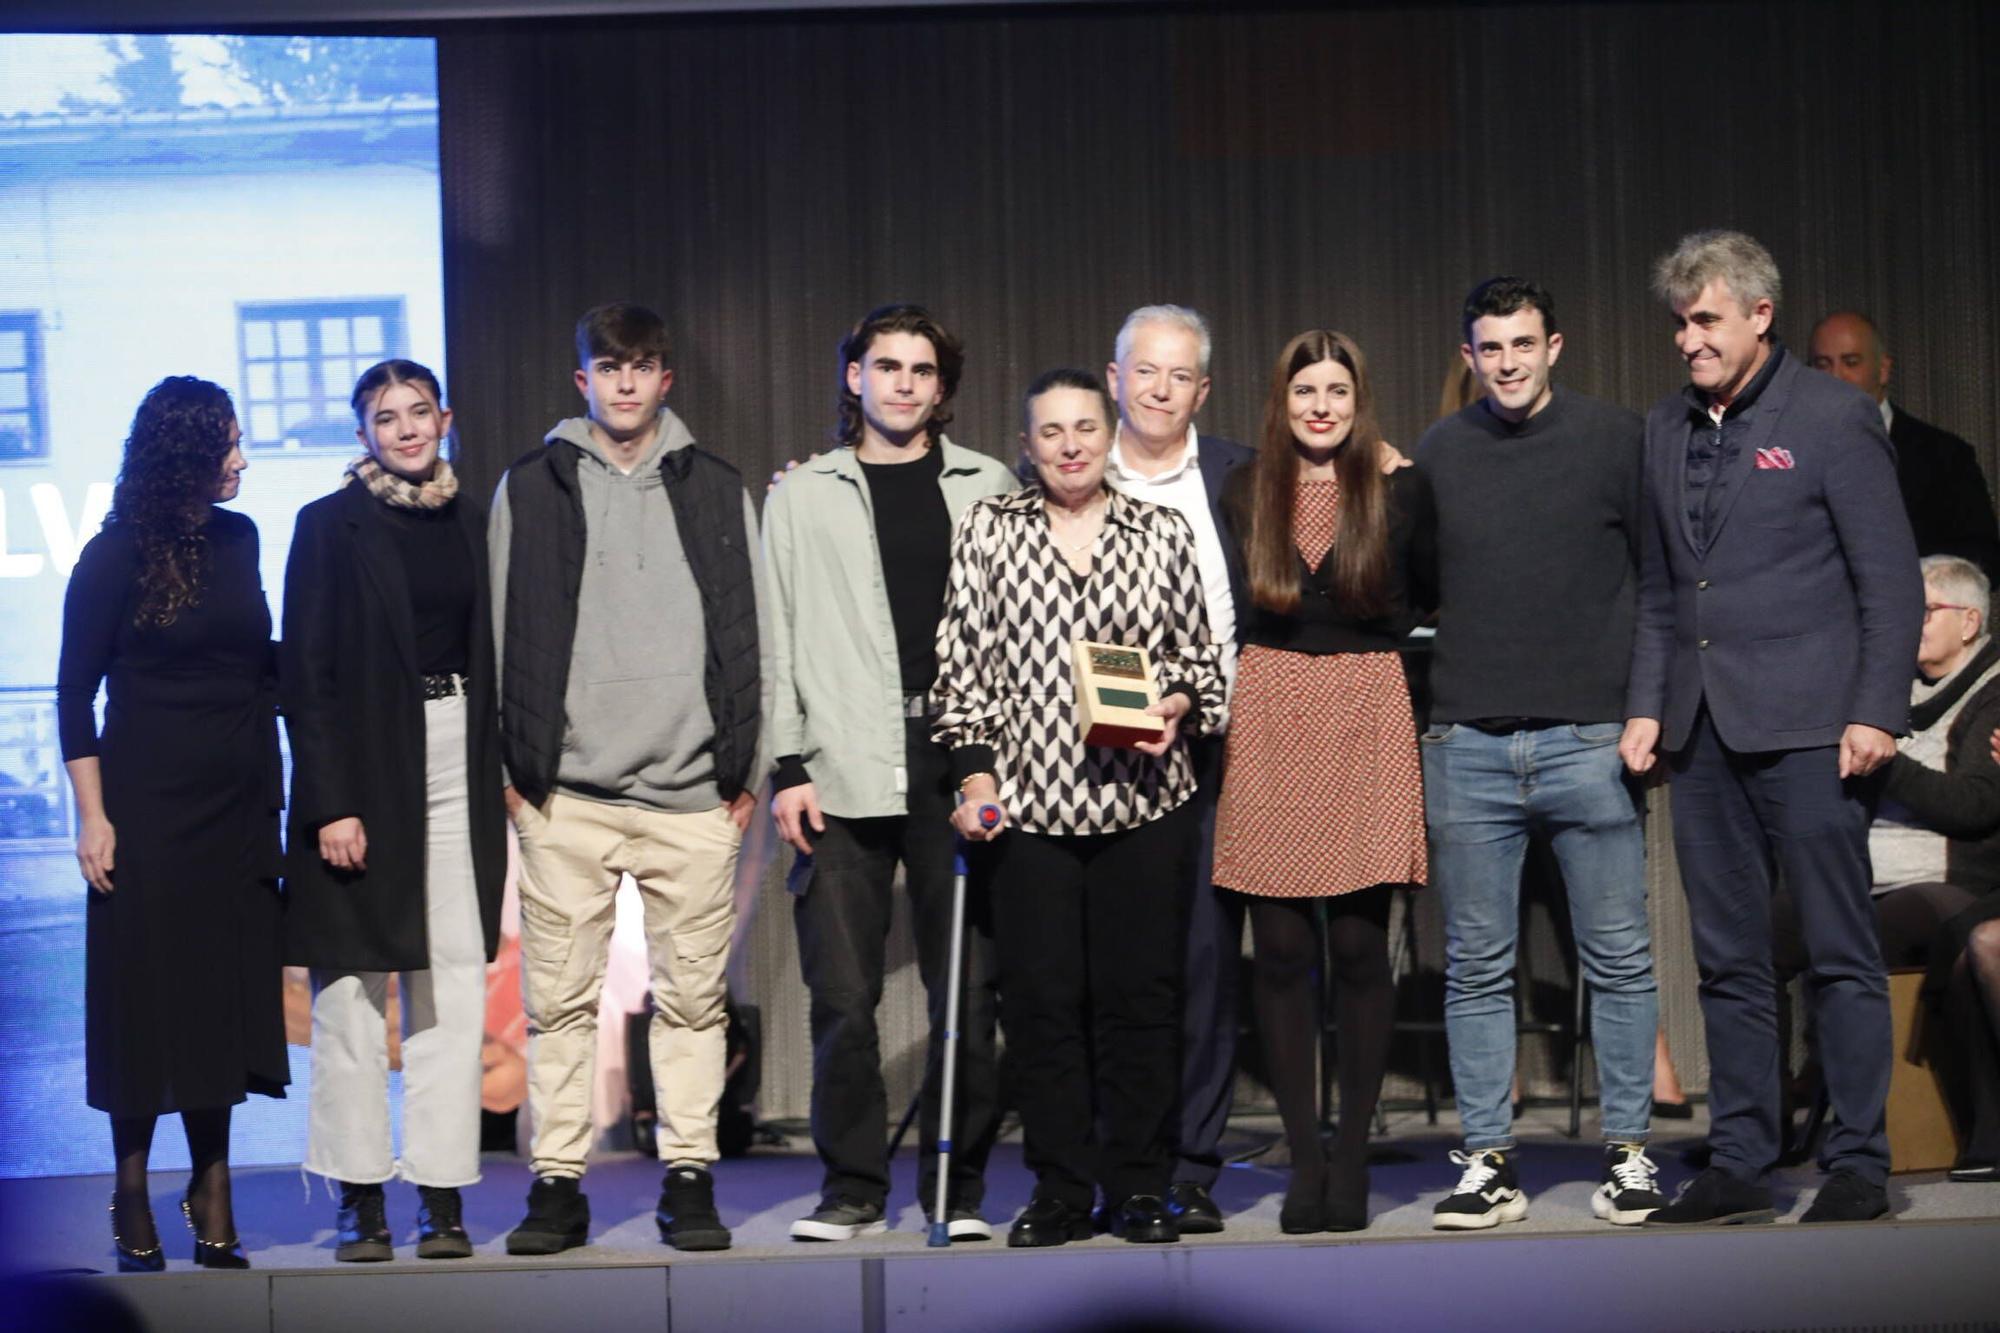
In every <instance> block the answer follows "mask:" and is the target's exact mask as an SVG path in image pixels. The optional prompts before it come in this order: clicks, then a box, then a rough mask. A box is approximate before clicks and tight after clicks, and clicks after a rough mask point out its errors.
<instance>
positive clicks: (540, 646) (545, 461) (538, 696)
mask: <svg viewBox="0 0 2000 1333" xmlns="http://www.w3.org/2000/svg"><path fill="white" fill-rule="evenodd" d="M577 461H578V454H577V449H576V447H575V446H574V445H570V444H562V443H558V444H553V445H544V446H542V447H541V448H539V449H535V450H533V451H531V452H529V453H527V454H524V455H523V456H522V457H520V458H519V459H517V460H515V462H514V465H513V466H512V467H511V468H509V469H508V471H507V505H508V509H509V511H510V512H511V515H512V520H513V534H512V538H511V542H510V545H509V547H508V556H507V587H506V590H505V592H504V594H501V595H504V596H505V597H506V599H507V602H506V606H507V643H506V657H505V662H506V669H505V671H504V673H503V679H502V681H501V689H502V691H503V695H502V699H501V706H500V729H501V739H502V742H503V744H504V746H505V749H506V755H507V769H508V773H509V776H511V777H512V779H513V782H514V786H515V788H516V789H518V790H519V791H520V793H521V794H522V795H523V796H525V797H527V798H528V799H529V800H530V801H533V802H534V803H535V804H537V805H539V804H541V803H542V801H543V799H544V798H546V797H547V795H548V793H549V792H550V790H552V789H553V788H554V786H555V781H556V766H557V764H558V763H559V762H560V761H561V758H562V741H563V729H564V708H563V699H564V697H565V695H566V693H567V691H568V689H569V662H570V651H571V648H572V646H573V645H574V643H575V641H576V599H577V592H578V590H579V589H580V588H581V587H582V586H583V551H584V520H583V497H582V496H581V494H580V493H579V492H578V490H577V481H576V469H577ZM660 475H661V477H662V478H663V479H664V480H665V481H666V488H667V498H668V501H669V503H671V504H672V505H673V508H674V523H675V525H676V527H677V528H678V530H679V533H680V539H681V547H682V549H683V551H684V552H685V554H686V555H687V560H688V565H689V568H690V570H691V572H692V573H693V575H694V581H695V586H696V588H698V589H699V590H700V593H701V613H702V624H703V627H704V629H705V631H706V635H707V640H708V660H707V662H706V663H705V664H704V668H703V672H702V677H703V679H702V684H703V689H704V692H705V693H706V694H707V696H708V712H709V717H710V718H711V719H712V720H713V722H714V724H715V783H716V786H717V787H719V788H720V789H721V791H722V799H723V800H725V801H726V800H730V799H732V798H734V797H735V796H736V794H737V793H738V792H740V791H742V790H743V788H744V785H745V784H746V783H747V782H748V781H749V779H750V765H751V764H752V763H753V762H755V754H756V749H757V727H758V723H759V721H760V719H759V717H758V679H757V597H756V588H755V585H754V584H753V582H752V579H751V573H750V543H751V541H752V540H754V537H753V535H752V534H751V533H750V532H749V531H748V530H747V526H746V524H745V523H744V521H743V477H742V474H741V473H739V472H737V470H736V469H735V468H733V467H731V466H730V465H729V464H727V463H725V462H723V461H722V460H721V459H719V458H717V457H715V456H714V455H713V454H710V453H706V452H704V451H703V450H701V449H698V448H695V447H694V446H692V445H690V446H688V447H686V448H682V449H674V450H670V451H668V452H667V454H666V455H665V456H664V457H663V458H662V459H661V462H660ZM496 593H498V590H496Z"/></svg>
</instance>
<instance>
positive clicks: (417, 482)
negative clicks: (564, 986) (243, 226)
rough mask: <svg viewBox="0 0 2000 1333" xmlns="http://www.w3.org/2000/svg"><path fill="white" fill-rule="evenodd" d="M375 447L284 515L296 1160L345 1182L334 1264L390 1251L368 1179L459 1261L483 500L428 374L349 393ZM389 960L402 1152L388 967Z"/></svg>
mask: <svg viewBox="0 0 2000 1333" xmlns="http://www.w3.org/2000/svg"><path fill="white" fill-rule="evenodd" d="M353 403H354V412H355V416H356V419H357V420H358V421H359V423H360V429H359V430H358V431H357V432H356V433H357V434H358V435H359V436H360V437H361V441H362V443H363V445H364V446H365V447H366V448H367V452H366V453H365V454H363V455H362V456H361V457H359V458H357V459H355V460H354V462H353V463H351V464H349V465H348V470H347V477H346V478H345V480H344V481H343V483H342V486H341V489H339V490H337V491H335V492H334V493H333V494H331V495H328V496H325V497H323V498H321V499H318V500H315V501H313V502H312V503H311V504H309V505H307V506H306V507H305V508H304V509H303V510H301V511H300V512H299V521H298V527H297V529H296V530H295V531H294V533H293V536H292V550H291V557H290V559H289V561H288V563H287V564H286V566H285V634H284V644H283V646H282V648H281V649H280V668H281V669H280V672H279V675H280V678H281V680H282V687H281V688H282V693H283V696H284V703H285V727H286V730H287V732H288V733H289V735H290V736H291V738H292V801H291V814H290V817H291V839H290V842H289V844H288V849H287V856H288V858H289V859H288V861H287V867H286V878H285V906H286V917H285V958H286V961H287V962H289V963H294V964H303V965H305V966H307V967H310V968H311V969H312V978H313V1041H312V1051H313V1078H312V1108H311V1115H310V1117H309V1120H308V1128H307V1140H306V1161H305V1165H306V1169H307V1170H309V1171H313V1172H317V1173H318V1174H320V1175H323V1176H326V1177H328V1178H329V1179H331V1180H337V1181H339V1182H340V1213H339V1219H338V1228H337V1229H338V1237H337V1239H336V1241H335V1248H334V1257H335V1258H336V1259H341V1260H346V1261H350V1262H352V1261H357V1260H379V1259H389V1258H393V1257H394V1250H393V1248H392V1240H391V1232H390V1228H389V1224H388V1219H387V1213H386V1204H385V1200H384V1197H383V1191H382V1186H383V1184H384V1183H385V1182H387V1181H388V1180H390V1179H392V1178H394V1177H396V1176H401V1177H403V1178H404V1179H406V1180H408V1181H409V1182H410V1183H411V1184H413V1185H415V1186H416V1187H417V1193H418V1195H419V1197H420V1199H421V1201H422V1202H421V1206H420V1208H419V1210H418V1214H417V1257H418V1258H420V1259H454V1258H463V1257H465V1256H467V1255H469V1254H471V1253H472V1243H471V1241H470V1239H468V1237H467V1236H466V1233H465V1228H464V1225H463V1223H462V1221H461V1220H460V1218H461V1214H460V1200H459V1189H460V1188H461V1187H463V1186H466V1185H470V1184H472V1183H474V1182H475V1181H477V1180H478V1179H479V1085H480V1074H481V1065H480V1054H481V1048H482V1044H483V1041H484V1037H485V1018H486V964H487V961H488V960H489V959H491V958H492V957H493V952H494V949H495V947H496V946H497V945H498V943H499V939H500V895H501V890H502V887H503V885H504V882H505V880H506V874H507V811H506V806H505V805H504V804H503V802H502V801H501V796H500V793H501V781H500V723H499V712H498V705H497V702H496V695H495V692H494V688H493V687H494V671H493V621H492V611H491V608H490V605H489V601H488V597H487V591H486V589H487V582H486V579H487V572H486V513H485V509H484V508H483V507H482V506H481V505H480V503H479V502H478V501H477V500H476V499H474V498H473V497H471V496H469V495H461V494H459V493H458V479H457V477H456V476H455V475H454V474H453V472H452V469H451V464H450V463H449V462H447V461H446V460H445V459H444V458H443V457H442V456H441V454H440V446H441V445H442V444H443V442H444V440H445V439H446V437H447V435H448V434H449V432H450V430H451V411H450V409H448V408H446V407H445V406H444V402H443V394H442V392H441V390H440V389H439V387H438V382H437V377H436V376H435V375H433V374H431V372H430V371H428V370H426V369H424V367H422V366H420V365H418V364H417V363H416V362H414V361H402V360H395V361H384V362H382V363H380V364H379V365H375V366H372V367H370V368H369V369H368V370H367V371H366V372H365V373H364V374H363V375H362V376H361V380H360V382H359V383H358V384H356V385H355V387H354V398H353ZM394 974H400V975H401V990H400V999H401V1008H402V1033H403V1151H402V1154H401V1156H400V1157H399V1156H396V1155H395V1154H394V1153H393V1152H392V1149H391V1135H390V1126H389V1047H388V1037H387V1032H386V1028H385V1019H386V1017H387V1006H388V999H389V978H390V977H391V975H394Z"/></svg>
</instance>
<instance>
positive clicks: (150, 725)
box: [56, 376, 289, 1272]
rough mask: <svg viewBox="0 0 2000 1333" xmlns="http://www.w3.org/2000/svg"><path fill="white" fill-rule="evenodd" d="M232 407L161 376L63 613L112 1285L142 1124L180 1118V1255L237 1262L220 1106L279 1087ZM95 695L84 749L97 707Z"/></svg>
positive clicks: (274, 822)
mask: <svg viewBox="0 0 2000 1333" xmlns="http://www.w3.org/2000/svg"><path fill="white" fill-rule="evenodd" d="M240 433H241V432H240V430H239V429H238V427H237V424H236V409H235V408H234V407H233V406H231V404H230V401H229V395H228V394H227V393H225V392H223V390H222V389H221V388H220V387H218V386H217V385H214V384H210V383H209V382H208V381H207V380H198V379H194V378H192V377H189V376H176V377H173V378H170V379H165V380H162V381H160V383H159V384H157V385H155V386H154V387H153V390H152V392H150V393H148V394H147V395H146V398H145V401H144V402H142V403H140V404H139V411H138V414H137V415H136V416H135V417H134V418H133V420H132V433H131V435H130V437H129V438H127V439H126V441H125V463H124V468H123V470H122V471H121V472H120V474H119V477H118V490H117V493H116V495H115V497H114V499H113V501H112V513H111V517H110V518H109V519H107V520H106V522H105V524H104V529H103V531H101V532H99V533H98V534H97V535H96V536H95V537H93V538H91V539H90V543H89V545H87V546H85V547H84V548H83V552H82V554H81V555H80V556H79V557H78V559H77V563H76V571H75V573H73V574H72V575H71V576H70V581H69V590H68V593H67V595H66V596H65V598H64V601H63V638H62V664H61V666H60V667H58V668H57V672H56V715H57V719H58V724H59V726H60V728H61V733H62V750H63V758H64V760H65V761H66V762H67V765H68V768H69V776H70V782H71V784H72V785H73V786H74V787H75V789H76V806H77V813H78V814H79V816H80V817H81V821H82V831H81V833H80V834H79V835H78V837H77V847H76V855H77V860H78V862H79V863H80V864H81V865H82V867H83V876H84V878H85V879H86V880H87V881H89V884H90V887H91V889H92V890H93V892H92V893H91V894H90V895H89V910H88V912H87V913H86V916H87V923H86V926H87V929H86V936H87V937H86V941H85V955H86V965H87V970H86V973H85V978H84V1034H85V1048H84V1068H85V1077H86V1084H87V1086H86V1093H87V1096H88V1098H89V1101H90V1104H91V1105H92V1106H94V1107H97V1108H98V1109H99V1110H102V1111H108V1112H109V1113H110V1115H111V1140H112V1147H113V1150H114V1151H115V1152H116V1154H117V1158H118V1183H117V1186H116V1191H115V1193H114V1194H113V1195H112V1205H111V1230H112V1239H113V1242H114V1243H115V1244H116V1245H117V1248H118V1267H119V1268H120V1269H121V1270H123V1271H128V1272H130V1271H142V1272H158V1271H159V1270H160V1269H162V1268H164V1267H165V1266H166V1259H165V1257H164V1256H163V1254H162V1253H161V1250H160V1242H159V1235H158V1233H157V1232H156V1231H155V1230H154V1226H153V1218H152V1215H151V1212H150V1211H149V1209H148V1206H147V1189H146V1162H147V1156H148V1154H149V1153H150V1152H151V1149H152V1143H153V1126H154V1122H155V1120H156V1119H157V1118H158V1117H159V1116H161V1115H164V1114H166V1113H168V1112H173V1111H178V1112H180V1113H181V1123H182V1126H183V1127H184V1129H185V1130H186V1132H187V1143H188V1155H189V1157H190V1158H191V1159H192V1160H193V1163H194V1175H193V1178H192V1179H191V1180H190V1181H189V1183H188V1192H187V1194H186V1196H185V1198H184V1200H183V1202H182V1205H181V1207H182V1211H183V1212H185V1213H186V1215H187V1219H188V1224H189V1225H190V1226H191V1227H193V1228H194V1231H195V1240H196V1244H195V1262H197V1263H199V1264H202V1265H203V1266H205V1267H209V1268H247V1267H248V1266H249V1262H248V1260H246V1259H245V1258H244V1257H243V1251H242V1249H241V1248H240V1247H239V1246H238V1245H237V1243H236V1223H235V1218H234V1216H233V1215H232V1213H231V1209H230V1192H229V1116H230V1108H231V1107H232V1106H233V1105H234V1104H235V1103H237V1102H240V1101H242V1100H243V1099H244V1097H245V1095H246V1094H248V1093H251V1092H261V1093H266V1094H269V1095H271V1096H274V1097H282V1096H284V1095H285V1084H286V1082H287V1081H288V1078H289V1073H288V1068H287V1064H286V1056H285V1025H284V1009H283V999H282V993H281V989H280V986H281V980H282V975H283V974H282V971H281V969H280V966H279V961H278V888H277V875H278V809H279V806H280V804H281V796H282V792H281V790H280V781H279V776H278V728H277V716H276V710H275V708H274V702H275V701H274V698H273V692H272V683H273V682H272V679H271V665H272V663H271V613H270V611H269V610H268V609H267V608H266V606H265V604H264V587H263V584H262V582H261V581H260V580H259V578H258V574H257V528H256V526H255V525H254V524H252V523H251V522H250V520H249V519H247V518H245V517H243V516H242V515H241V514H234V513H230V512H229V511H228V510H225V509H219V508H217V507H216V504H217V502H218V501H226V500H232V499H234V498H235V497H236V492H237V489H238V487H239V486H240V485H241V480H240V475H239V474H240V473H241V472H242V471H243V469H244V466H245V464H244V462H243V452H242V450H241V449H239V448H238V447H237V439H238V436H239V435H240ZM99 684H105V685H106V686H107V691H106V693H107V699H106V706H105V711H104V730H103V734H102V735H100V734H99V733H98V729H97V718H96V715H95V713H94V711H93V707H92V705H93V703H94V702H95V700H96V698H97V689H98V686H99Z"/></svg>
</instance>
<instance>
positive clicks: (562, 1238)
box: [507, 1176, 590, 1254]
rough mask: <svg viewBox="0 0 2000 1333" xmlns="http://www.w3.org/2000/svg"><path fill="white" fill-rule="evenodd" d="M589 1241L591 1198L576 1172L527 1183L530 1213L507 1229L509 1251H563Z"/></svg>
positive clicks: (510, 1252)
mask: <svg viewBox="0 0 2000 1333" xmlns="http://www.w3.org/2000/svg"><path fill="white" fill-rule="evenodd" d="M589 1241H590V1199H589V1197H588V1196H587V1195H585V1194H584V1192H583V1189H582V1187H581V1186H580V1185H579V1184H578V1183H577V1180H576V1178H575V1177H574V1176H543V1177H542V1178H541V1179H539V1180H537V1181H536V1182H535V1183H534V1184H533V1185H531V1186H529V1187H528V1215H527V1216H526V1217H524V1218H522V1219H521V1225H520V1226H517V1227H515V1228H514V1229H513V1230H512V1231H510V1232H508V1233H507V1253H509V1254H560V1253H562V1252H563V1251H564V1250H570V1249H575V1248H576V1247H577V1246H579V1245H584V1244H588V1243H589Z"/></svg>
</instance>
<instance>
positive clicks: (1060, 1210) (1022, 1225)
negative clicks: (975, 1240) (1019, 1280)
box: [1007, 1195, 1091, 1250]
mask: <svg viewBox="0 0 2000 1333" xmlns="http://www.w3.org/2000/svg"><path fill="white" fill-rule="evenodd" d="M1090 1236H1091V1226H1090V1214H1088V1213H1086V1212H1085V1211H1084V1210H1083V1209H1081V1208H1072V1207H1070V1206H1069V1205H1068V1204H1066V1203H1064V1202H1063V1201H1062V1200H1061V1199H1051V1198H1045V1197H1043V1196H1041V1195H1036V1196H1035V1197H1034V1198H1032V1199H1030V1200H1028V1206H1027V1207H1026V1208H1023V1209H1022V1210H1021V1215H1020V1216H1019V1217H1017V1218H1015V1219H1014V1225H1013V1226H1012V1227H1010V1228H1008V1231H1007V1244H1008V1246H1009V1247H1010V1248H1012V1249H1016V1250H1021V1249H1040V1248H1041V1247H1042V1246H1044V1245H1061V1244H1064V1243H1065V1242H1067V1241H1072V1240H1089V1239H1090Z"/></svg>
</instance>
